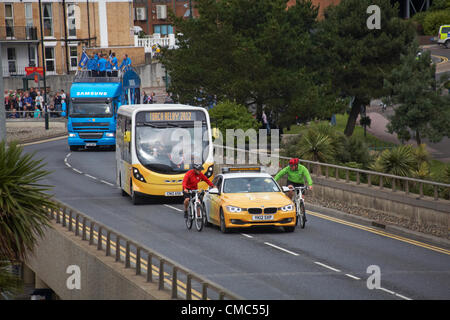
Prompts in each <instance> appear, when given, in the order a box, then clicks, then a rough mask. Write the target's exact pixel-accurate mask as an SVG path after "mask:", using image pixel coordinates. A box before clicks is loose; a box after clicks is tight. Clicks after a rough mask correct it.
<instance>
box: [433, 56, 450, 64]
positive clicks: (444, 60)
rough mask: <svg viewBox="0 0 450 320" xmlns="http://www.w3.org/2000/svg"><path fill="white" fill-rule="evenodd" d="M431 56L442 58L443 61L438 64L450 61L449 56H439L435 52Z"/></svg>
mask: <svg viewBox="0 0 450 320" xmlns="http://www.w3.org/2000/svg"><path fill="white" fill-rule="evenodd" d="M431 56H432V57H437V58H439V59H442V61H441V62H439V63H436V65H438V64H441V63H445V62H447V61H448V58H447V57H444V56H437V55H435V54H432V55H431Z"/></svg>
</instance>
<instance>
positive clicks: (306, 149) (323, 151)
mask: <svg viewBox="0 0 450 320" xmlns="http://www.w3.org/2000/svg"><path fill="white" fill-rule="evenodd" d="M332 143H333V141H332V138H331V137H330V136H329V135H328V134H326V133H323V132H321V130H319V129H317V128H314V127H312V128H310V129H309V130H308V131H307V132H306V133H305V134H304V135H303V136H302V137H301V139H300V140H299V142H298V146H299V150H298V151H299V153H300V158H302V159H306V160H312V161H318V162H328V163H329V162H332V161H333V154H334V148H333V144H332Z"/></svg>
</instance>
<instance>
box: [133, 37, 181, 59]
mask: <svg viewBox="0 0 450 320" xmlns="http://www.w3.org/2000/svg"><path fill="white" fill-rule="evenodd" d="M134 46H135V47H144V48H145V52H146V53H149V52H151V54H152V57H154V56H155V54H156V47H157V46H158V47H165V48H169V49H177V48H178V45H177V43H176V39H175V35H174V34H169V35H167V36H166V37H161V35H160V34H159V33H154V34H153V35H152V36H150V37H149V36H147V37H145V38H139V37H138V36H137V35H135V36H134Z"/></svg>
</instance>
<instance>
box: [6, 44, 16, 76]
mask: <svg viewBox="0 0 450 320" xmlns="http://www.w3.org/2000/svg"><path fill="white" fill-rule="evenodd" d="M6 52H7V57H8V72H9V73H16V72H17V69H16V48H6Z"/></svg>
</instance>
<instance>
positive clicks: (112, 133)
mask: <svg viewBox="0 0 450 320" xmlns="http://www.w3.org/2000/svg"><path fill="white" fill-rule="evenodd" d="M105 137H108V138H114V132H107V133H105Z"/></svg>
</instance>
